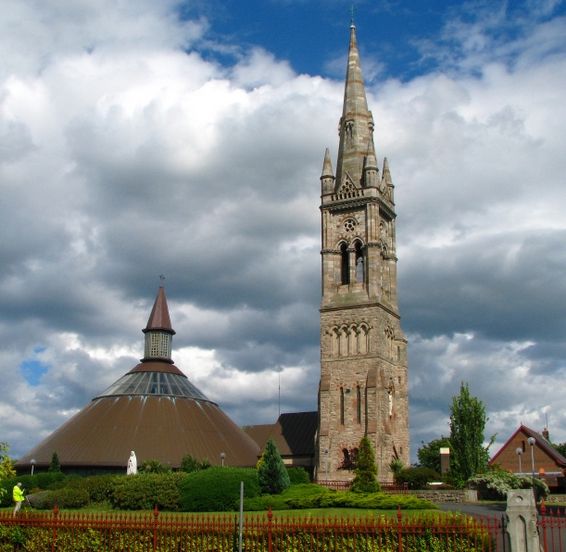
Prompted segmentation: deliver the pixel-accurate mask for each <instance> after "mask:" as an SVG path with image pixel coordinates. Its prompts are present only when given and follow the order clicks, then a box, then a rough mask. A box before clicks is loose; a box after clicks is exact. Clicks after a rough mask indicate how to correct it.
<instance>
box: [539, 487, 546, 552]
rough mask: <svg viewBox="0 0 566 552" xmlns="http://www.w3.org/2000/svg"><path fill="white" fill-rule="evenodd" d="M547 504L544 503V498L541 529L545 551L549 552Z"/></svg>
mask: <svg viewBox="0 0 566 552" xmlns="http://www.w3.org/2000/svg"><path fill="white" fill-rule="evenodd" d="M545 517H546V504H545V503H544V498H543V499H542V501H541V503H540V529H541V532H542V542H543V545H544V550H545V552H546V550H548V543H547V542H546V520H545Z"/></svg>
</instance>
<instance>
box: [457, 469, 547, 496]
mask: <svg viewBox="0 0 566 552" xmlns="http://www.w3.org/2000/svg"><path fill="white" fill-rule="evenodd" d="M467 486H468V487H469V488H470V489H476V490H477V491H478V496H479V498H480V499H483V500H505V499H506V498H507V493H508V492H509V491H510V490H512V489H531V488H533V479H532V478H530V477H526V476H520V475H515V474H513V473H511V472H508V471H505V470H502V469H494V470H490V471H488V472H487V473H482V474H479V475H475V476H474V477H471V478H470V479H469V480H468V483H467ZM534 490H535V498H536V499H537V500H538V499H539V498H543V497H546V496H548V494H549V490H548V486H547V485H546V483H545V482H544V481H542V480H541V479H536V478H535V479H534Z"/></svg>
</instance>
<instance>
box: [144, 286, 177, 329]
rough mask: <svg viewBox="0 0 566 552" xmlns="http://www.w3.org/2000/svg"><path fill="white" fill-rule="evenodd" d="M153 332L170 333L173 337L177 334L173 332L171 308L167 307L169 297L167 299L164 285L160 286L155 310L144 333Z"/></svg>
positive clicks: (154, 305) (152, 310) (153, 309)
mask: <svg viewBox="0 0 566 552" xmlns="http://www.w3.org/2000/svg"><path fill="white" fill-rule="evenodd" d="M151 330H161V331H165V332H169V333H171V334H172V335H174V334H175V330H173V327H172V326H171V318H170V316H169V307H168V306H167V297H165V288H164V287H163V284H162V285H160V286H159V290H158V291H157V297H156V298H155V303H153V308H152V309H151V314H150V315H149V319H148V321H147V326H146V327H145V329H144V330H143V332H144V333H146V332H149V331H151Z"/></svg>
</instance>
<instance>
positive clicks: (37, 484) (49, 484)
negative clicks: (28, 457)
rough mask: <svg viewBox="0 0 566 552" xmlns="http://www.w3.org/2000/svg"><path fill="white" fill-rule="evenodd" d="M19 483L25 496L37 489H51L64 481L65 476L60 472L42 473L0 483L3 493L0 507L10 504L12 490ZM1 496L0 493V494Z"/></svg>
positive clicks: (13, 478)
mask: <svg viewBox="0 0 566 552" xmlns="http://www.w3.org/2000/svg"><path fill="white" fill-rule="evenodd" d="M18 481H20V482H21V483H22V486H23V488H24V491H25V493H26V494H28V493H30V492H35V491H36V490H38V489H53V488H55V487H56V486H58V485H60V483H62V482H64V481H65V475H64V474H63V473H61V472H57V473H51V472H43V473H37V474H34V475H19V476H17V477H12V478H11V479H4V480H3V481H0V488H2V489H3V490H4V491H5V493H4V496H3V497H0V505H2V506H9V505H10V504H11V503H12V489H13V487H14V485H15V484H16V483H17V482H18ZM0 494H1V493H0Z"/></svg>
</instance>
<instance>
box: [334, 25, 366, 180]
mask: <svg viewBox="0 0 566 552" xmlns="http://www.w3.org/2000/svg"><path fill="white" fill-rule="evenodd" d="M372 135H373V117H372V115H371V112H370V111H369V110H368V105H367V98H366V91H365V87H364V79H363V76H362V68H361V65H360V54H359V51H358V44H357V37H356V27H355V25H354V24H353V23H352V25H351V26H350V46H349V50H348V67H347V70H346V84H345V87H344V106H343V110H342V118H341V119H340V146H339V149H338V162H337V165H336V178H337V179H338V185H339V186H340V185H341V184H342V183H343V180H344V178H345V176H346V173H347V174H348V175H349V176H350V178H351V179H352V180H353V181H354V182H356V183H358V184H359V185H362V184H363V181H362V177H363V174H362V172H363V164H364V158H365V157H366V156H367V154H368V148H370V147H371V148H373V141H372V140H371V137H372ZM372 153H373V155H375V151H373V152H372Z"/></svg>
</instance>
